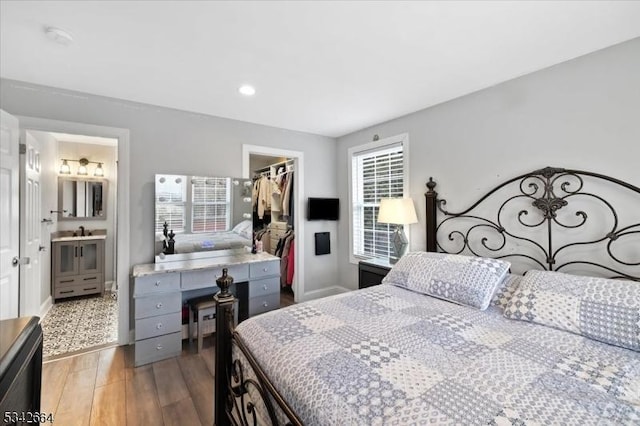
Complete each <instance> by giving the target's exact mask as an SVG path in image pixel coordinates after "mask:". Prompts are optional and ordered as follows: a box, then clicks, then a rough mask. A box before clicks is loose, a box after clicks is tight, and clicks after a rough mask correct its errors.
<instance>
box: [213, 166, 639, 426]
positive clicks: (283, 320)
mask: <svg viewBox="0 0 640 426" xmlns="http://www.w3.org/2000/svg"><path fill="white" fill-rule="evenodd" d="M427 187H428V191H427V194H426V213H427V214H426V238H427V252H426V253H410V254H408V255H406V256H405V257H404V258H403V259H401V260H400V261H399V262H398V264H397V265H396V266H394V268H393V269H392V270H391V272H390V273H389V275H388V276H387V278H385V282H384V283H383V284H382V285H380V286H376V287H370V288H368V289H364V290H359V291H354V292H350V293H346V294H341V295H338V296H333V297H329V298H324V299H320V300H315V301H311V302H306V303H302V304H299V305H294V306H291V307H288V308H285V309H281V310H278V311H274V312H270V313H267V314H264V315H261V316H257V317H255V318H252V319H250V320H248V321H245V322H243V323H241V324H240V325H238V326H237V327H235V328H234V326H233V323H232V321H231V319H230V318H231V317H230V315H231V314H232V305H231V304H232V303H233V298H232V297H231V296H229V295H228V294H227V293H228V292H227V289H226V288H222V291H221V293H220V294H219V295H218V296H217V304H218V315H217V318H216V321H217V330H218V331H217V334H216V360H215V363H216V364H215V365H216V375H215V380H216V382H215V416H216V424H217V425H223V424H312V425H325V424H327V425H331V424H349V425H350V424H353V425H361V424H398V425H403V424H496V425H499V424H527V425H528V424H554V423H561V424H581V425H586V424H638V423H640V283H637V282H636V281H640V261H639V260H638V259H639V258H640V217H639V215H640V213H638V212H639V211H640V208H638V206H639V205H640V188H638V187H636V186H634V185H632V184H629V183H626V182H623V181H620V180H617V179H614V178H611V177H608V176H604V175H601V174H597V173H592V172H585V171H576V170H566V169H560V168H550V167H548V168H544V169H540V170H536V171H533V172H531V173H526V174H523V175H521V176H517V177H515V178H513V179H509V180H507V181H505V182H503V183H501V184H499V185H498V186H496V187H494V188H493V189H491V190H490V191H489V192H488V193H487V194H486V195H485V196H483V197H481V198H480V200H479V201H477V202H476V203H474V204H473V205H471V207H469V208H467V209H464V210H461V211H460V212H457V213H453V212H450V211H448V210H447V201H445V200H444V199H442V198H439V197H438V194H437V193H436V192H435V188H436V184H435V182H434V181H433V180H430V181H429V182H428V183H427ZM514 188H515V190H514ZM616 206H618V207H616ZM463 255H466V256H463ZM508 269H510V272H509V271H507V270H508ZM527 271H529V272H527ZM511 272H513V273H511ZM524 272H527V273H526V274H525V275H524V276H522V275H521V274H522V273H524ZM598 277H601V278H598ZM452 283H453V284H452ZM458 283H461V284H458ZM465 286H466V287H465Z"/></svg>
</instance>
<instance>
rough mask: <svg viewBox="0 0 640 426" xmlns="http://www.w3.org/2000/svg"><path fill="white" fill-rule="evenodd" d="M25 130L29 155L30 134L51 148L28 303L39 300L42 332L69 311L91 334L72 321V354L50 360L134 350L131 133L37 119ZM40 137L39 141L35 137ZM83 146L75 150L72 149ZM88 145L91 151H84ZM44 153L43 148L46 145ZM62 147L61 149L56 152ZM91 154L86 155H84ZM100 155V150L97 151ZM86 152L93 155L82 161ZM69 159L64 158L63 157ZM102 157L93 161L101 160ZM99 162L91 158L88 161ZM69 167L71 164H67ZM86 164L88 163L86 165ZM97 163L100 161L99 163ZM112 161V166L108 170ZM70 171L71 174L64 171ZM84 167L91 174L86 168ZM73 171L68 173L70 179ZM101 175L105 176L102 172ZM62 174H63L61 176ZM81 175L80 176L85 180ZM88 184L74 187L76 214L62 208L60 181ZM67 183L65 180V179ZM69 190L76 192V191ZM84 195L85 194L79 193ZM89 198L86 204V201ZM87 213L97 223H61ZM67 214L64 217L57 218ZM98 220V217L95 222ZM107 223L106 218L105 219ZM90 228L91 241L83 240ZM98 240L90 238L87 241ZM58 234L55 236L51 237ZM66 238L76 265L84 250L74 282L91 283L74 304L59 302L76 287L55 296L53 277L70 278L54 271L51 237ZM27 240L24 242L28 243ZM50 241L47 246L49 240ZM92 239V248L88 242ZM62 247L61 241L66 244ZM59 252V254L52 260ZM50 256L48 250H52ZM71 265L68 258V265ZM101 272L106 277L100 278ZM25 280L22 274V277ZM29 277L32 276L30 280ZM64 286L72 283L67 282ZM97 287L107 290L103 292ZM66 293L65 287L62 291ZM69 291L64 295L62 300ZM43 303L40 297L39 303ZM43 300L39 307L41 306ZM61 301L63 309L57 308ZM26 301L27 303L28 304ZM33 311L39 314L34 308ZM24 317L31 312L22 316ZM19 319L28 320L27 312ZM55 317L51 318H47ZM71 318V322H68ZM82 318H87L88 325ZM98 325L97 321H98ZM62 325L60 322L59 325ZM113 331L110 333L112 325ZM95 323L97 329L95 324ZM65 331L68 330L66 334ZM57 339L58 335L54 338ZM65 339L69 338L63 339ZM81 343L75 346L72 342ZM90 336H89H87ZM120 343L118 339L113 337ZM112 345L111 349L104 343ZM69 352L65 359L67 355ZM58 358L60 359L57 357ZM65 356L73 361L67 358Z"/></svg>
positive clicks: (44, 165) (26, 122)
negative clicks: (115, 348)
mask: <svg viewBox="0 0 640 426" xmlns="http://www.w3.org/2000/svg"><path fill="white" fill-rule="evenodd" d="M16 118H17V119H18V121H19V126H20V129H21V143H24V144H25V147H24V149H25V150H26V145H27V144H26V141H27V131H28V132H29V133H30V139H29V140H31V141H32V142H33V140H34V139H41V140H44V141H46V145H44V148H41V149H44V152H39V153H38V161H39V162H40V170H41V178H40V181H41V185H42V186H41V188H40V190H41V192H42V198H41V199H40V217H39V223H38V225H40V226H41V237H40V238H41V241H40V244H39V247H42V248H43V250H42V251H43V253H41V255H40V260H41V267H40V270H41V277H40V283H39V286H38V287H39V288H37V289H34V288H33V287H32V288H31V293H29V292H26V291H25V293H24V294H25V297H28V296H27V295H29V294H30V296H31V297H32V298H33V299H34V300H35V302H34V301H32V302H30V303H31V307H32V308H31V309H32V310H35V311H38V312H31V313H30V314H31V315H39V316H40V318H41V322H42V324H43V326H46V325H47V324H46V321H47V320H50V321H53V320H54V319H55V318H58V317H64V315H62V314H56V313H52V312H55V311H57V310H58V309H55V310H54V308H56V307H64V306H67V307H69V308H68V309H67V314H73V315H76V318H79V319H78V321H77V324H80V323H82V324H87V325H88V327H87V328H85V329H84V331H82V332H75V331H74V327H72V326H71V324H73V323H72V322H71V321H67V324H66V327H65V332H64V335H65V336H66V337H67V344H66V349H65V348H64V346H65V345H64V344H62V345H58V346H59V347H58V348H55V346H56V345H53V346H51V345H50V346H49V348H54V349H53V350H51V351H49V352H47V351H46V350H45V356H47V355H49V356H50V358H49V359H51V357H61V356H66V355H69V354H71V353H74V352H77V351H87V350H94V349H98V348H100V347H103V346H110V345H115V344H118V345H123V344H128V343H129V341H130V340H131V336H130V335H131V333H130V330H129V303H130V301H129V280H128V277H129V271H130V263H131V262H130V259H129V250H130V248H129V229H130V221H129V214H130V212H129V205H128V201H129V176H130V167H129V164H130V160H129V156H130V154H129V130H127V129H121V128H115V127H106V126H97V125H91V124H84V123H77V122H67V121H58V120H49V119H42V118H36V117H25V116H16ZM36 136H37V138H36ZM56 138H61V139H66V140H65V141H64V142H67V143H68V144H67V146H62V145H60V144H58V140H57V139H56ZM73 144H76V145H73ZM83 144H86V145H87V146H84V147H83V146H82V145H83ZM40 146H41V147H42V143H40ZM56 147H58V148H59V149H58V150H57V152H56V149H55V148H56ZM85 149H86V150H87V151H84V150H85ZM91 149H93V150H94V151H91ZM80 151H83V152H85V153H86V154H83V152H80ZM103 154H104V155H107V154H108V155H109V156H110V157H109V158H110V159H104V160H103V161H104V162H102V161H100V158H98V156H99V155H103ZM63 155H64V156H63ZM94 155H95V157H92V156H94ZM88 157H92V158H88ZM64 160H67V162H66V165H65V162H64ZM69 160H71V161H69ZM83 160H86V162H85V161H83ZM93 160H95V161H93ZM107 162H110V164H109V165H108V166H107ZM63 166H64V167H63ZM81 166H84V167H85V168H86V174H85V170H84V169H81ZM67 167H68V168H69V170H68V172H67ZM97 169H101V170H99V171H97ZM61 171H63V173H60V172H61ZM78 172H80V173H78ZM78 175H79V176H80V177H84V178H85V179H86V180H87V181H88V182H85V183H84V184H82V185H80V184H78V183H76V184H75V188H72V192H71V193H73V191H75V197H76V198H75V201H76V205H75V207H74V208H75V209H76V210H73V209H71V208H62V209H60V208H59V203H61V202H62V201H61V200H60V199H59V197H58V194H59V193H60V194H61V192H60V191H59V187H60V185H61V181H62V180H65V181H68V180H72V179H71V178H72V177H74V176H75V177H78ZM59 177H62V178H63V179H59ZM96 181H101V182H103V183H104V186H103V187H100V188H96V185H95V182H96ZM67 185H71V186H73V184H69V183H68V182H67ZM81 191H84V192H83V193H82V194H84V195H82V194H81V193H80V192H81ZM83 197H85V198H84V199H83ZM81 206H84V208H86V209H87V210H86V211H87V212H88V213H85V214H91V215H93V216H94V219H89V218H88V217H85V218H75V219H74V218H71V219H63V220H60V219H61V217H60V216H61V215H64V214H65V212H64V210H67V212H66V214H67V216H69V215H73V216H78V215H79V214H80V209H81ZM59 211H62V213H58V212H59ZM96 216H97V217H96ZM102 218H104V219H102ZM81 227H82V228H84V232H85V238H84V240H85V241H74V240H83V239H82V238H75V237H73V233H74V232H75V233H76V237H82V231H83V229H82V228H81ZM89 233H91V235H88V234H89ZM52 234H53V235H52ZM52 236H53V237H54V238H62V240H64V239H65V237H66V239H67V241H65V245H67V246H68V245H72V244H74V243H75V246H74V248H69V247H67V249H66V250H67V253H69V252H71V253H72V254H73V257H72V259H73V258H75V251H76V248H75V247H76V246H77V249H78V258H77V259H76V260H77V262H74V261H69V263H70V264H71V265H74V266H73V267H72V270H73V271H76V269H75V268H79V269H78V270H77V274H76V275H80V276H75V277H74V280H79V281H77V282H82V283H84V282H85V278H89V280H88V281H87V283H88V285H87V286H82V288H81V289H80V293H83V294H77V295H73V294H72V295H70V297H68V298H67V297H59V296H61V295H62V296H65V295H69V293H66V292H67V291H68V290H69V288H63V289H60V288H58V289H59V290H61V291H59V292H58V293H57V294H56V293H55V288H54V282H53V276H54V274H55V273H56V272H58V273H59V272H63V274H67V273H68V271H66V270H65V271H61V270H58V271H56V270H54V269H52V267H51V266H52V260H54V259H53V258H54V257H55V250H57V249H55V248H54V247H53V245H52V244H51V237H52ZM21 238H24V237H22V236H21ZM47 238H48V239H47ZM87 240H92V241H87ZM96 240H98V241H99V240H102V241H101V242H102V246H101V247H98V246H99V245H98V246H96V245H95V244H93V243H95V242H96ZM59 241H61V240H59ZM52 249H54V252H53V253H52ZM45 250H46V251H45ZM58 254H59V255H60V256H61V257H62V254H61V253H60V252H58ZM67 259H68V258H67ZM99 259H104V260H103V262H102V263H101V266H100V268H98V269H96V265H97V264H99V263H100V262H99ZM100 271H102V276H96V274H100ZM20 275H21V276H22V275H23V274H22V273H21V274H20ZM25 275H26V274H25ZM68 280H69V278H67V277H66V276H65V277H62V278H60V279H59V280H58V284H60V285H62V286H63V287H64V286H72V285H74V284H75V283H76V282H73V283H72V282H70V281H68ZM62 281H65V282H62ZM96 284H102V286H100V285H98V288H94V287H96ZM58 287H59V286H58ZM63 291H64V292H65V293H63ZM98 294H100V295H104V296H106V297H107V298H108V299H107V298H105V301H107V302H108V303H103V304H101V305H99V306H93V304H95V303H96V302H98V301H100V299H99V298H98V297H96V295H98ZM38 296H39V297H38ZM38 299H40V300H38ZM54 301H55V302H57V303H54ZM64 301H69V302H70V301H76V302H77V303H76V304H75V305H76V306H75V307H71V305H72V304H67V305H63V304H61V302H64ZM21 302H22V299H21ZM34 307H36V308H35V309H34ZM23 312H24V311H23ZM20 315H26V312H25V313H21V314H20ZM47 317H48V318H47ZM67 317H68V316H67ZM80 318H85V320H81V319H80ZM96 321H97V322H96ZM61 323H62V320H60V321H59V322H58V325H60V324H61ZM107 323H108V324H109V326H108V327H107V326H106V325H105V324H107ZM91 324H93V325H91ZM60 328H61V327H60ZM49 334H51V335H52V336H53V335H54V334H52V333H49ZM60 335H62V332H60ZM74 336H75V337H76V339H75V342H72V340H71V338H73V337H74ZM81 336H84V337H81ZM114 336H115V337H114ZM46 340H47V332H46V330H45V345H46ZM105 342H106V343H105ZM65 350H66V352H65ZM54 352H56V354H54ZM65 354H66V355H65Z"/></svg>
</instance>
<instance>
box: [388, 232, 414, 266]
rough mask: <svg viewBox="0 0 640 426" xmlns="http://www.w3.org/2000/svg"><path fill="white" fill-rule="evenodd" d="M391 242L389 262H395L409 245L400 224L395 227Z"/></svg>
mask: <svg viewBox="0 0 640 426" xmlns="http://www.w3.org/2000/svg"><path fill="white" fill-rule="evenodd" d="M391 243H392V245H393V253H392V256H391V258H390V259H389V262H390V263H396V262H397V261H398V260H400V258H401V257H402V256H404V254H405V253H406V251H407V246H408V245H409V241H407V236H406V235H405V234H404V229H403V228H402V225H398V226H397V227H396V230H395V231H394V232H393V236H392V237H391Z"/></svg>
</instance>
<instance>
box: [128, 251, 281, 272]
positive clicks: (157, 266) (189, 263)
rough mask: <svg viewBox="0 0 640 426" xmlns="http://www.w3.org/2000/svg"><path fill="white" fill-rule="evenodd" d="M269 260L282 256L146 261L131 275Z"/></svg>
mask: <svg viewBox="0 0 640 426" xmlns="http://www.w3.org/2000/svg"><path fill="white" fill-rule="evenodd" d="M269 260H280V258H279V257H277V256H274V255H272V254H269V253H266V252H261V253H256V254H252V253H242V254H233V255H226V256H219V257H211V258H207V259H192V260H178V261H175V262H163V263H145V264H142V265H135V266H134V267H133V273H132V274H131V275H132V276H133V277H134V278H138V277H144V276H146V275H154V274H163V273H168V272H182V271H194V270H198V269H209V268H219V267H221V266H229V265H238V264H241V263H254V262H265V261H269Z"/></svg>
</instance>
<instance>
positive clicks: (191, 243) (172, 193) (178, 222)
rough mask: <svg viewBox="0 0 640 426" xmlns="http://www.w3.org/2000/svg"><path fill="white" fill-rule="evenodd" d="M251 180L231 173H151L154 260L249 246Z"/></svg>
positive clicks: (217, 253)
mask: <svg viewBox="0 0 640 426" xmlns="http://www.w3.org/2000/svg"><path fill="white" fill-rule="evenodd" d="M251 190H252V182H251V180H249V179H242V178H233V177H208V176H188V175H169V174H157V175H156V176H155V220H154V224H155V232H154V235H155V241H154V247H155V260H156V262H168V261H175V260H187V259H200V258H206V257H216V256H220V255H224V254H227V253H234V252H237V251H245V250H246V247H249V248H251V245H252V234H253V224H252V208H251V206H252V203H251Z"/></svg>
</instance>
